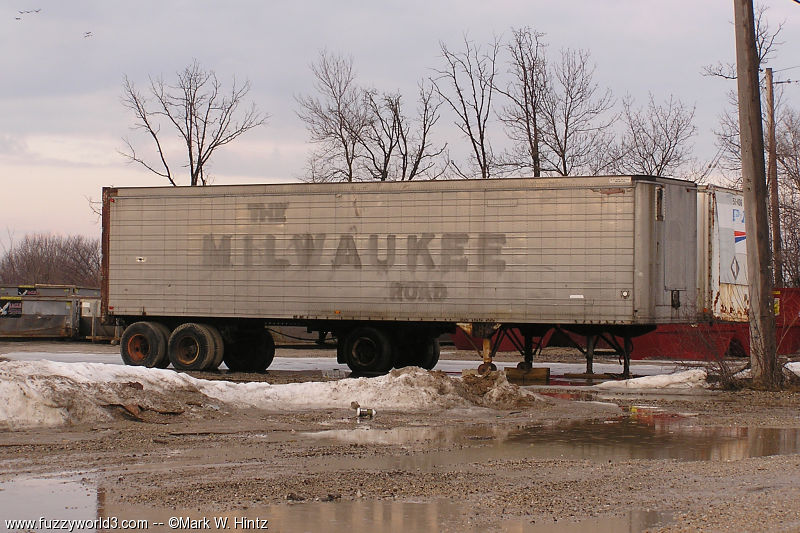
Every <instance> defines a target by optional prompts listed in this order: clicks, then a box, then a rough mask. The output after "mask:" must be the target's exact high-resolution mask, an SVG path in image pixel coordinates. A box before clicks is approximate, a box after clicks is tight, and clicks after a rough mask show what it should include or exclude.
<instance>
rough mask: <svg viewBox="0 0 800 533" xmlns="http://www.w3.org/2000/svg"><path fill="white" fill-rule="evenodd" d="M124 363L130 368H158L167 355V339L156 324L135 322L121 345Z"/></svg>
mask: <svg viewBox="0 0 800 533" xmlns="http://www.w3.org/2000/svg"><path fill="white" fill-rule="evenodd" d="M119 346H120V355H122V361H123V362H124V363H125V364H126V365H130V366H146V367H148V368H153V367H155V366H158V365H159V364H160V363H161V362H162V361H163V359H164V358H165V357H166V355H167V337H166V336H165V335H164V331H163V330H162V329H161V328H160V327H159V324H156V323H155V322H134V323H133V324H131V325H130V326H128V327H127V328H125V332H124V333H123V334H122V339H121V340H120V343H119Z"/></svg>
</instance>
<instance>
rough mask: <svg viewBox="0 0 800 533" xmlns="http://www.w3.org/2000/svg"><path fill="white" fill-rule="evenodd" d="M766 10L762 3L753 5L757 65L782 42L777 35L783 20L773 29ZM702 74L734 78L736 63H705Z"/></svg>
mask: <svg viewBox="0 0 800 533" xmlns="http://www.w3.org/2000/svg"><path fill="white" fill-rule="evenodd" d="M768 10H769V7H768V6H767V5H766V4H762V3H760V4H757V5H756V7H755V13H754V15H755V24H756V53H757V54H758V63H759V65H763V64H765V63H767V62H768V61H769V60H770V59H772V58H773V57H774V55H775V53H776V52H777V49H778V48H779V47H780V46H781V45H782V44H783V42H782V41H779V40H778V35H779V34H780V33H781V30H782V29H783V25H784V22H781V23H780V24H778V26H777V28H775V29H773V28H772V27H771V26H770V24H769V21H768V20H767V11H768ZM703 75H704V76H716V77H718V78H724V79H727V80H735V79H736V63H732V62H722V61H718V62H717V63H715V64H713V65H706V66H705V67H703Z"/></svg>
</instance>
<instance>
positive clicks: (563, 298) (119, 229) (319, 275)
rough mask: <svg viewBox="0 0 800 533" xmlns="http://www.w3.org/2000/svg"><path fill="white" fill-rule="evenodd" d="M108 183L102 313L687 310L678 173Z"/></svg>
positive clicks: (691, 195) (453, 318) (629, 318)
mask: <svg viewBox="0 0 800 533" xmlns="http://www.w3.org/2000/svg"><path fill="white" fill-rule="evenodd" d="M659 190H660V191H662V192H661V193H658V192H657V191H659ZM658 194H661V195H662V196H661V199H660V200H659V199H658ZM110 197H111V198H112V199H113V201H111V202H110V203H108V205H107V208H108V210H109V211H110V212H109V213H108V215H107V216H108V224H107V227H106V228H105V229H104V231H106V232H107V235H106V241H107V245H106V248H107V249H106V252H105V253H106V254H107V256H108V257H107V260H108V272H107V273H106V276H107V284H108V300H107V304H108V309H109V311H110V312H111V313H112V314H115V315H121V316H138V315H149V316H194V317H257V318H274V319H280V318H283V319H297V320H305V319H334V320H337V319H361V320H413V321H447V322H521V323H594V324H600V323H607V324H644V323H663V322H691V321H695V320H697V318H698V316H697V308H696V301H695V298H693V297H691V295H694V294H696V291H697V283H696V280H697V276H696V271H695V267H694V265H696V250H697V244H696V236H695V235H694V233H693V228H694V227H695V224H696V223H695V216H696V210H695V203H696V189H695V187H694V185H693V184H689V183H686V182H679V181H677V180H663V179H656V178H648V179H641V178H636V177H634V178H631V177H590V178H552V179H504V180H488V181H484V180H474V181H441V182H437V181H434V182H419V183H362V184H317V185H310V184H296V185H295V184H293V185H246V186H213V187H202V188H199V187H196V188H188V187H186V188H130V189H113V190H111V194H110ZM686 228H689V230H691V231H689V230H686ZM684 230H686V231H684ZM676 295H677V296H676ZM681 295H683V297H681ZM687 295H689V296H688V297H687ZM676 298H677V306H676Z"/></svg>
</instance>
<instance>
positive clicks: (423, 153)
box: [398, 82, 447, 181]
mask: <svg viewBox="0 0 800 533" xmlns="http://www.w3.org/2000/svg"><path fill="white" fill-rule="evenodd" d="M417 102H418V103H417V118H416V121H415V122H413V123H412V122H410V121H408V120H405V119H403V120H401V121H400V129H399V131H400V142H399V144H398V149H399V154H400V158H399V161H400V163H399V168H398V176H399V179H400V180H403V181H410V180H412V179H414V178H416V177H424V178H426V179H436V178H438V177H439V176H441V175H442V174H443V173H444V172H445V170H446V169H447V163H445V164H444V165H442V167H440V168H437V166H436V163H437V161H438V160H439V158H440V156H442V154H444V153H445V150H447V143H445V144H443V145H441V146H437V145H434V144H433V142H432V141H431V130H432V129H433V127H434V126H435V125H436V123H437V122H438V121H439V107H440V106H441V105H442V101H441V100H435V99H434V87H433V86H432V85H426V84H425V83H424V82H420V84H419V97H418V100H417ZM414 124H415V125H416V128H415V129H412V125H414Z"/></svg>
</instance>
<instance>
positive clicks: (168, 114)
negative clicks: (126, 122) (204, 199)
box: [120, 60, 268, 185]
mask: <svg viewBox="0 0 800 533" xmlns="http://www.w3.org/2000/svg"><path fill="white" fill-rule="evenodd" d="M249 91H250V82H249V81H245V82H244V83H243V84H241V85H239V84H237V82H236V80H235V79H234V80H233V83H232V84H231V88H230V90H229V91H228V92H225V90H224V89H223V87H222V83H221V82H220V81H219V80H218V79H217V75H216V74H215V73H214V71H213V70H212V71H207V70H205V69H204V68H203V67H202V66H200V64H199V63H198V62H197V61H196V60H195V61H193V62H192V64H191V65H189V66H187V67H186V68H185V69H183V71H181V72H179V73H178V74H177V81H176V83H175V85H168V84H167V83H166V82H165V81H164V79H163V78H162V77H159V78H155V79H154V78H150V86H149V88H148V91H147V92H148V94H147V95H145V94H144V93H142V92H140V91H138V90H137V89H136V86H135V85H134V83H133V82H132V81H131V80H130V79H128V77H127V76H126V77H125V78H124V82H123V97H122V103H123V105H124V106H125V107H127V108H128V109H130V110H131V111H133V113H134V115H135V116H136V122H135V123H134V126H133V129H135V130H142V131H144V132H146V134H147V135H148V136H149V137H150V138H151V140H152V142H153V145H154V147H155V151H156V155H157V158H156V159H157V160H158V161H157V162H152V159H151V158H146V157H145V156H143V155H142V154H140V153H139V152H137V150H136V149H135V147H134V145H133V142H132V141H131V140H130V139H128V138H125V139H123V140H124V142H125V145H126V150H124V151H121V152H120V153H121V154H122V155H124V156H125V157H126V158H127V159H128V160H130V161H131V162H136V163H139V164H141V165H142V166H144V167H145V168H147V169H148V170H150V171H151V172H153V173H155V174H157V175H159V176H161V177H164V178H166V179H167V180H168V181H169V182H170V183H171V184H172V185H178V178H177V176H176V175H175V174H174V173H173V171H172V169H171V168H170V164H169V163H168V159H169V158H168V154H167V148H166V146H167V145H168V144H169V142H168V141H166V140H165V139H164V138H163V137H162V128H164V127H166V128H167V129H174V130H175V131H176V132H177V133H178V135H179V138H180V140H181V143H182V145H183V146H184V147H185V149H186V161H185V164H184V165H183V166H185V167H186V168H188V170H189V184H190V185H206V184H207V183H208V182H209V175H208V173H207V168H208V163H209V160H210V159H211V156H212V155H213V154H214V153H215V152H216V150H217V149H218V148H220V147H222V146H225V145H226V144H228V143H230V142H231V141H233V140H235V139H236V138H237V137H239V136H240V135H242V134H243V133H245V132H247V131H249V130H251V129H253V128H255V127H258V126H261V125H263V124H264V123H265V122H266V120H267V118H268V117H267V115H265V114H263V113H261V112H259V111H258V109H257V108H256V106H255V104H250V106H249V107H246V108H242V106H243V105H244V98H245V97H246V96H247V93H248V92H249Z"/></svg>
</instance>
